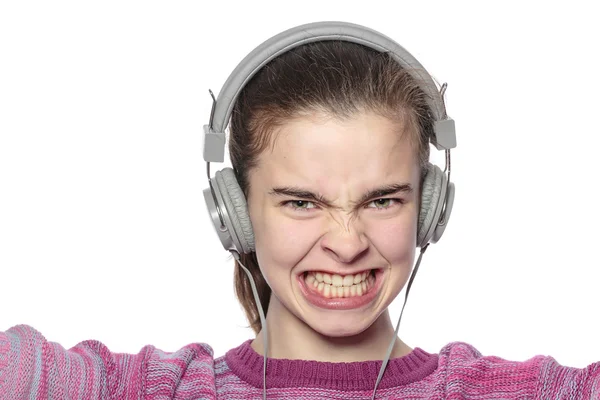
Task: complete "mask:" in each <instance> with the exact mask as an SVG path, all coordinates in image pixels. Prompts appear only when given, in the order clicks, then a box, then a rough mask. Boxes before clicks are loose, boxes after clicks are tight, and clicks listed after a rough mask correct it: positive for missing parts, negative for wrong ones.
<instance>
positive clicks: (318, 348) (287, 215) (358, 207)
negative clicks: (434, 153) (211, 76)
mask: <svg viewBox="0 0 600 400" xmlns="http://www.w3.org/2000/svg"><path fill="white" fill-rule="evenodd" d="M444 89H445V87H444V86H442V88H441V89H440V92H438V90H437V88H435V85H434V83H433V81H432V80H431V78H430V77H429V76H428V75H427V73H426V71H425V70H424V69H423V68H422V67H421V65H420V64H419V63H418V62H417V61H416V60H415V59H414V58H412V56H410V54H408V53H407V52H406V51H405V50H404V49H403V48H402V47H401V46H399V45H398V44H396V43H395V42H393V41H392V40H390V39H389V38H386V37H385V36H383V35H381V34H379V33H377V32H375V31H372V30H370V29H368V28H364V27H360V26H357V25H352V24H345V23H318V24H309V25H305V26H300V27H297V28H294V29H291V30H289V31H286V32H284V33H282V34H280V35H278V36H276V37H274V38H272V39H270V40H269V41H267V42H265V43H263V44H262V45H261V46H259V47H258V48H257V49H256V50H255V51H253V52H252V53H251V54H250V55H249V56H248V57H247V58H246V59H244V60H243V61H242V62H241V63H240V65H239V66H238V68H236V70H234V72H233V73H232V75H231V76H230V78H229V79H228V80H227V82H226V83H225V86H224V87H223V89H222V90H221V92H220V93H219V99H218V100H216V103H215V105H214V108H213V110H212V112H211V116H210V121H209V124H208V125H207V126H206V127H205V148H204V157H205V160H206V161H207V162H208V163H207V169H208V177H209V179H210V182H209V188H208V189H207V190H206V191H205V199H206V202H207V205H208V208H209V211H210V213H211V218H212V222H213V223H214V224H215V227H216V230H217V233H218V235H219V237H220V239H221V241H222V243H223V245H224V247H225V248H226V249H227V250H229V251H230V252H231V253H232V255H233V256H234V257H235V258H236V264H235V268H236V270H235V271H236V275H235V285H236V292H237V295H238V298H239V300H240V302H241V303H242V305H243V307H244V309H245V311H246V314H247V316H248V319H249V321H250V323H251V325H252V327H253V329H254V331H255V332H256V333H257V336H256V338H255V339H254V340H251V341H247V342H245V343H243V344H241V345H240V346H238V347H236V348H234V349H232V350H230V351H229V352H228V353H227V354H226V355H225V356H224V357H220V358H217V359H213V357H212V351H211V350H210V348H209V347H208V346H206V345H199V344H193V345H188V346H186V347H184V348H182V349H180V350H179V351H177V352H175V353H172V354H169V353H164V352H162V351H160V350H158V349H156V348H154V347H152V346H146V347H144V348H143V349H142V350H141V351H140V352H139V353H138V354H135V355H132V354H119V353H112V352H111V351H110V350H109V349H107V348H106V346H104V345H103V344H102V343H100V342H97V341H86V342H82V343H80V344H79V345H77V346H76V347H75V348H73V349H71V350H68V351H66V350H65V349H64V348H62V347H61V346H60V345H58V344H56V343H52V342H47V341H46V340H45V339H44V338H43V336H42V335H41V334H40V333H39V332H37V331H35V330H34V329H33V328H31V327H28V326H23V325H20V326H16V327H14V328H11V329H9V330H8V331H7V332H5V333H4V334H1V335H0V377H1V378H0V379H1V380H0V382H1V383H2V384H1V385H0V398H21V397H27V396H29V397H35V398H85V399H96V398H102V399H103V398H118V399H130V398H131V399H138V398H140V399H141V398H144V399H145V398H161V399H171V398H172V399H203V398H207V399H212V398H260V397H263V398H267V397H269V398H305V399H320V398H340V399H341V398H369V397H372V398H480V399H492V398H494V399H497V398H532V399H533V398H540V399H550V398H577V399H595V398H598V397H600V363H596V364H592V365H590V366H588V367H587V368H584V369H576V368H569V367H564V366H561V365H559V364H557V363H556V362H555V361H554V360H553V359H552V358H550V357H543V356H537V357H534V358H532V359H530V360H528V361H526V362H511V361H506V360H503V359H500V358H498V357H483V356H482V355H481V354H480V353H479V352H478V351H477V350H476V349H475V348H474V347H472V346H470V345H468V344H466V343H450V344H448V345H447V346H444V347H443V348H442V349H441V350H440V351H439V353H437V354H434V353H429V352H427V351H425V350H423V349H421V348H419V347H414V348H411V347H410V346H409V345H408V344H406V343H404V342H403V341H402V340H401V339H400V338H398V337H397V332H398V327H399V322H400V321H399V320H398V321H397V323H396V324H394V323H393V322H392V320H391V318H390V315H389V314H388V306H389V305H390V303H391V302H392V300H393V299H394V298H395V297H396V296H397V295H398V294H399V292H400V291H401V290H402V288H403V287H404V286H405V285H408V288H407V295H408V291H409V290H408V289H409V288H410V283H412V279H413V278H414V276H415V274H416V272H417V270H418V266H419V262H420V256H419V259H418V260H417V262H416V265H415V267H414V268H413V264H414V261H415V258H416V249H417V248H419V249H420V255H422V254H423V253H424V251H425V250H426V249H427V247H428V245H429V244H430V243H435V242H436V241H437V240H438V239H440V237H441V235H442V233H443V232H444V229H445V227H446V226H447V223H448V221H449V217H450V212H451V210H452V202H453V195H454V187H453V185H452V183H451V181H450V179H449V175H450V166H451V164H450V149H451V148H453V147H454V146H455V144H456V143H455V137H454V125H453V122H452V120H451V119H449V118H448V116H447V115H446V112H445V106H444V103H443V91H444ZM229 120H230V122H229ZM228 122H229V127H230V143H229V146H230V147H229V148H230V155H231V161H232V166H233V169H225V170H223V171H218V172H216V174H215V177H214V178H211V174H210V169H209V167H210V162H218V161H222V160H223V144H224V133H223V132H224V130H225V128H226V126H227V124H228ZM429 142H431V143H433V144H434V145H435V146H436V147H437V148H438V149H443V150H445V151H446V168H445V171H444V172H442V171H441V169H439V168H438V167H436V166H433V165H431V164H429V162H428V160H429ZM411 273H412V275H411ZM394 325H395V328H394Z"/></svg>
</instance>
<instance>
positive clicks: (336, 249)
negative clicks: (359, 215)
mask: <svg viewBox="0 0 600 400" xmlns="http://www.w3.org/2000/svg"><path fill="white" fill-rule="evenodd" d="M321 248H322V249H323V250H325V251H326V252H327V253H329V255H330V256H331V257H333V258H334V259H335V260H336V261H337V262H339V263H345V264H349V263H352V262H354V261H357V260H358V259H359V258H360V257H362V256H363V255H364V254H365V253H366V251H367V249H368V248H369V242H368V239H367V237H366V236H365V235H364V234H363V233H362V231H361V230H360V229H359V226H358V224H353V225H352V226H350V225H345V226H344V227H342V226H341V225H340V224H336V227H335V228H334V229H331V230H329V232H327V234H325V235H324V236H323V237H322V238H321Z"/></svg>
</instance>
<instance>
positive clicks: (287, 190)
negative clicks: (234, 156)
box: [269, 183, 413, 207]
mask: <svg viewBox="0 0 600 400" xmlns="http://www.w3.org/2000/svg"><path fill="white" fill-rule="evenodd" d="M412 191H413V188H412V186H411V185H410V184H409V183H395V184H391V185H384V186H380V187H378V188H375V189H373V190H369V191H368V192H366V193H365V194H363V195H362V197H361V198H360V200H358V201H356V202H352V205H357V204H362V203H364V202H366V201H367V200H371V199H376V198H379V197H385V196H389V195H392V194H398V193H406V194H408V193H412ZM269 194H270V195H273V196H289V197H295V198H299V199H302V200H309V201H315V202H318V203H321V204H325V205H326V206H328V207H335V206H334V205H333V202H332V201H330V200H328V199H326V198H325V197H324V196H323V195H322V194H317V193H314V192H311V191H310V190H306V189H303V188H299V187H294V186H281V187H274V188H272V189H271V191H269Z"/></svg>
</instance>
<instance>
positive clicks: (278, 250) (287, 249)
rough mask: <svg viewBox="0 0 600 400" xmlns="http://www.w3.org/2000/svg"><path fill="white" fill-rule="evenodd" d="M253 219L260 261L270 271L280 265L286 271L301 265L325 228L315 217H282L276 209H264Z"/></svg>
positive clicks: (267, 272) (268, 272) (266, 273)
mask: <svg viewBox="0 0 600 400" xmlns="http://www.w3.org/2000/svg"><path fill="white" fill-rule="evenodd" d="M256 220H257V224H254V220H253V221H252V222H253V228H254V238H255V243H256V256H257V258H258V260H259V263H260V265H261V266H262V267H263V268H265V267H266V268H267V269H269V271H263V272H264V273H265V275H270V274H271V273H272V271H271V270H270V268H269V266H271V265H276V266H277V267H278V268H279V269H281V270H283V271H289V270H290V269H291V268H293V267H294V266H295V265H297V264H298V263H299V262H300V261H301V260H302V259H303V258H304V257H305V256H306V255H307V254H308V253H309V252H310V250H311V249H312V248H313V246H314V245H315V243H317V242H318V240H319V236H320V232H322V228H321V226H320V224H319V223H318V221H317V220H316V219H315V220H304V221H299V220H294V219H291V218H282V217H281V216H278V215H275V214H274V213H264V214H263V215H262V217H258V218H256Z"/></svg>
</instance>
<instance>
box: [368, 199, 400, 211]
mask: <svg viewBox="0 0 600 400" xmlns="http://www.w3.org/2000/svg"><path fill="white" fill-rule="evenodd" d="M396 203H397V204H404V200H402V199H376V200H373V201H371V202H370V203H369V204H368V205H367V208H375V209H378V210H387V209H388V208H392V207H394V205H395V204H396ZM371 204H373V205H374V206H371Z"/></svg>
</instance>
